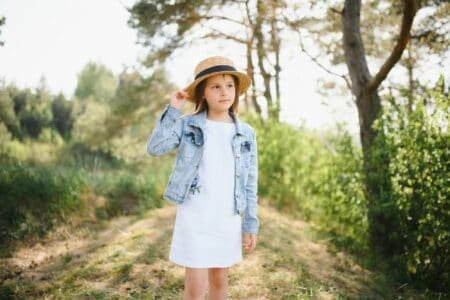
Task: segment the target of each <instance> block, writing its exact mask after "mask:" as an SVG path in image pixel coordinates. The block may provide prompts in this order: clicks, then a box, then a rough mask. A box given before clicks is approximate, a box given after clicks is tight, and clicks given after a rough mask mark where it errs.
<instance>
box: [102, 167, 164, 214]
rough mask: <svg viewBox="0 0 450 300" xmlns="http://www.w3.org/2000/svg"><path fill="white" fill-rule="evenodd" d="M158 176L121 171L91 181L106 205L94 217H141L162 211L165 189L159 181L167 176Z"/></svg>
mask: <svg viewBox="0 0 450 300" xmlns="http://www.w3.org/2000/svg"><path fill="white" fill-rule="evenodd" d="M166 173H167V172H166ZM161 175H162V174H161V173H160V172H147V173H145V174H143V175H136V173H135V172H132V171H130V170H128V169H123V170H114V171H111V172H107V173H106V172H105V173H104V174H102V175H99V176H96V178H93V181H94V183H95V192H96V194H98V195H104V196H106V198H107V202H106V203H105V205H104V206H103V207H99V208H97V210H96V215H97V217H99V218H112V217H115V216H118V215H129V214H140V213H143V212H145V211H146V210H148V209H153V208H158V207H162V205H163V203H164V200H163V198H162V195H161V194H160V191H161V188H162V186H163V185H165V182H164V180H162V179H165V178H167V177H168V176H161ZM163 175H165V174H163Z"/></svg>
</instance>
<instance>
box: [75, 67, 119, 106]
mask: <svg viewBox="0 0 450 300" xmlns="http://www.w3.org/2000/svg"><path fill="white" fill-rule="evenodd" d="M116 85H117V84H116V79H115V76H114V74H113V73H112V72H111V71H110V70H109V69H108V68H107V67H106V66H104V65H102V64H97V63H95V62H89V63H88V64H87V65H86V66H85V67H84V68H83V70H82V71H81V73H80V74H79V75H78V82H77V87H76V88H75V97H77V98H78V99H80V100H84V99H87V98H89V97H90V98H91V99H94V100H95V101H98V102H108V101H110V100H111V99H112V98H113V97H114V93H115V90H116Z"/></svg>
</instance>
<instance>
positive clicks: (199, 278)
mask: <svg viewBox="0 0 450 300" xmlns="http://www.w3.org/2000/svg"><path fill="white" fill-rule="evenodd" d="M207 289H208V269H200V268H187V267H186V271H185V276H184V294H183V300H204V299H205V295H206V291H207Z"/></svg>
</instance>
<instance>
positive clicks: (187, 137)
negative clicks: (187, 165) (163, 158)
mask: <svg viewBox="0 0 450 300" xmlns="http://www.w3.org/2000/svg"><path fill="white" fill-rule="evenodd" d="M202 145H203V137H202V135H201V134H200V133H199V132H195V131H193V130H186V131H184V132H183V141H182V143H181V148H180V154H181V156H182V157H185V158H192V157H194V156H195V154H196V153H197V151H198V150H199V148H200V146H202Z"/></svg>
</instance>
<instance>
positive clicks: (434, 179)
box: [376, 77, 450, 290]
mask: <svg viewBox="0 0 450 300" xmlns="http://www.w3.org/2000/svg"><path fill="white" fill-rule="evenodd" d="M388 100H389V101H388V103H389V104H390V105H389V106H386V108H385V113H384V115H383V118H381V119H380V120H379V121H377V124H376V128H377V129H378V130H379V132H380V133H381V134H380V138H383V139H384V144H385V147H386V148H385V149H386V151H387V152H388V154H389V157H390V158H391V159H390V166H389V172H390V178H391V183H392V189H393V191H392V193H393V194H392V196H391V199H392V200H393V203H392V204H393V205H391V206H386V207H384V208H383V209H385V210H395V212H394V213H395V214H398V220H399V221H398V222H399V226H398V227H397V228H391V230H390V231H391V236H392V238H397V239H398V241H399V242H400V244H401V246H402V249H401V250H402V256H403V257H402V258H399V260H400V261H403V263H404V265H405V269H406V272H407V273H408V275H409V276H411V278H412V279H414V280H416V282H417V283H419V284H420V285H423V286H427V287H429V288H433V289H436V290H445V289H447V288H448V286H450V273H449V270H448V265H449V263H450V262H449V257H450V253H449V248H448V245H449V244H450V232H449V230H448V224H450V213H449V212H450V201H449V195H450V185H449V182H448V179H449V178H450V164H449V162H450V150H449V149H450V143H449V141H450V139H449V137H448V130H449V120H448V115H449V112H450V106H449V103H450V97H449V91H448V89H447V90H446V89H445V83H444V78H443V77H441V79H440V80H439V82H438V84H437V86H436V87H435V88H433V89H431V90H429V91H427V93H425V94H424V95H423V96H422V97H421V98H418V99H416V101H415V102H414V104H415V105H414V106H415V107H414V110H413V111H412V112H408V111H407V110H406V109H405V108H404V107H403V106H402V105H401V104H400V103H401V101H400V100H399V99H394V98H390V99H388Z"/></svg>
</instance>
